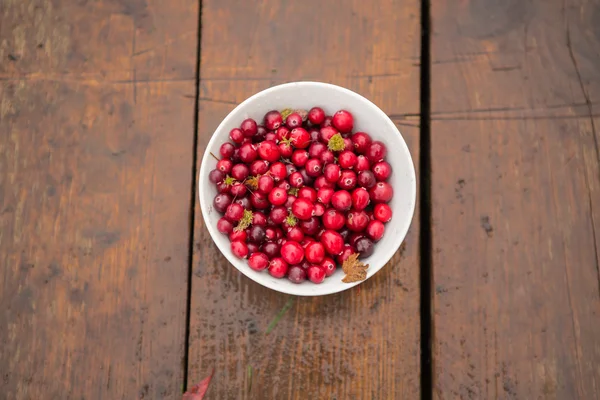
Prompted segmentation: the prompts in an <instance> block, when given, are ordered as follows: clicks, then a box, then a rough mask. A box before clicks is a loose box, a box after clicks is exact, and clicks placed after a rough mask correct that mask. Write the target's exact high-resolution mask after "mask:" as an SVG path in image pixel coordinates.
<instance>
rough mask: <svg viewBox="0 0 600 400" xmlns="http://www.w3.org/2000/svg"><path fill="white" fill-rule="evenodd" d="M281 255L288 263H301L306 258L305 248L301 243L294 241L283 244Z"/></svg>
mask: <svg viewBox="0 0 600 400" xmlns="http://www.w3.org/2000/svg"><path fill="white" fill-rule="evenodd" d="M281 257H282V258H283V259H284V260H285V262H287V263H288V264H292V265H294V264H300V263H301V262H302V259H304V249H303V248H302V246H300V243H298V242H294V241H288V242H285V243H284V244H283V245H282V246H281Z"/></svg>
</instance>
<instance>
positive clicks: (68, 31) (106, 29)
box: [0, 0, 198, 399]
mask: <svg viewBox="0 0 600 400" xmlns="http://www.w3.org/2000/svg"><path fill="white" fill-rule="evenodd" d="M197 16H198V5H197V2H196V1H194V0H176V1H170V2H169V4H168V5H167V4H166V3H164V2H160V1H102V2H87V1H77V2H75V1H67V0H64V1H58V0H57V1H42V0H38V1H29V2H21V1H8V2H6V1H3V2H2V4H1V5H0V37H1V38H2V41H0V60H1V61H0V310H1V311H0V374H1V376H0V393H2V394H1V395H0V397H2V398H7V399H8V398H10V399H75V398H76V399H82V398H85V399H134V398H136V399H137V398H139V399H141V398H160V399H178V398H180V396H181V385H182V382H183V368H182V365H183V359H184V354H185V352H184V351H185V349H184V343H185V332H186V318H185V313H186V312H185V310H186V295H187V293H186V292H187V290H186V288H187V257H188V240H189V228H188V226H189V201H190V195H191V194H190V190H191V179H192V177H191V173H192V158H193V153H192V151H191V146H192V145H193V135H194V94H195V79H194V74H195V61H196V59H195V58H196V57H195V51H196V40H197Z"/></svg>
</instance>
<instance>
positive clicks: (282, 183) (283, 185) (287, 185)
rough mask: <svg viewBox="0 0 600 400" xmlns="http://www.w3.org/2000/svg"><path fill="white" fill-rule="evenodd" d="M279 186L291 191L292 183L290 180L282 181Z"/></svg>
mask: <svg viewBox="0 0 600 400" xmlns="http://www.w3.org/2000/svg"><path fill="white" fill-rule="evenodd" d="M277 187H278V188H281V189H283V190H285V191H286V192H287V191H289V190H290V188H291V186H290V183H289V182H288V181H280V182H279V183H278V184H277Z"/></svg>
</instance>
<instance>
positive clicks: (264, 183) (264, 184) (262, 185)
mask: <svg viewBox="0 0 600 400" xmlns="http://www.w3.org/2000/svg"><path fill="white" fill-rule="evenodd" d="M274 187H275V181H274V180H273V178H272V177H271V176H270V175H263V176H261V177H260V178H258V190H259V191H261V192H263V193H264V194H268V193H269V192H270V191H271V190H273V188H274Z"/></svg>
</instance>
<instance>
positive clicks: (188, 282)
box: [0, 0, 600, 400]
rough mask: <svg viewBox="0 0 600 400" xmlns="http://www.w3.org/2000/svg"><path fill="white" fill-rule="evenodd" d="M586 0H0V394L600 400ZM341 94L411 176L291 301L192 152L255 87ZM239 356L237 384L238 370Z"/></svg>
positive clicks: (599, 180) (595, 166)
mask: <svg viewBox="0 0 600 400" xmlns="http://www.w3.org/2000/svg"><path fill="white" fill-rule="evenodd" d="M599 19H600V1H598V0H561V1H559V0H529V1H526V0H506V1H496V0H440V1H432V2H431V5H429V4H428V3H423V4H422V3H421V2H420V1H419V0H381V1H378V2H376V5H375V6H373V5H371V4H370V3H369V2H365V1H359V0H347V1H344V2H333V1H318V0H305V1H302V2H300V1H283V0H282V1H269V2H267V1H262V2H251V1H242V0H237V1H234V0H205V1H202V2H201V4H200V3H199V2H198V1H196V0H169V1H161V0H98V1H88V0H30V1H17V0H3V1H1V2H0V398H3V399H4V398H6V399H19V400H20V399H36V400H37V399H180V398H181V393H182V390H183V389H184V388H185V387H190V386H191V385H192V384H194V383H196V382H198V381H200V380H201V379H203V378H205V377H206V376H208V375H210V374H211V371H213V370H214V375H213V378H212V382H211V384H210V388H209V391H208V393H207V397H206V398H211V399H288V398H289V399H308V398H310V399H340V400H342V399H417V398H419V397H422V398H424V399H428V398H432V397H433V398H436V399H440V400H441V399H600V268H599V262H600V260H599V256H598V245H599V241H598V238H597V236H596V230H597V229H600V225H599V224H600V169H599V168H600V165H599V164H600V156H599V154H600V153H599V147H598V137H597V136H598V133H597V132H596V131H597V130H598V129H599V128H598V127H599V126H600V114H599V113H598V111H597V110H596V109H597V107H598V104H599V102H600V74H599V73H598V71H599V70H600V50H599V49H600V29H599V28H598V21H599ZM294 80H319V81H327V82H331V83H335V84H338V85H342V86H345V87H348V88H350V89H352V90H355V91H357V92H359V93H361V94H363V95H364V96H366V97H368V98H370V99H371V100H373V101H374V102H375V103H376V104H378V105H379V106H380V107H381V108H382V109H383V110H384V111H385V112H387V113H388V114H389V115H390V117H391V118H392V119H393V120H394V121H395V122H396V123H397V125H398V127H399V128H400V130H401V131H402V134H403V135H404V137H405V139H406V140H407V142H408V144H409V146H410V149H411V152H412V155H413V157H414V160H415V163H416V166H417V170H418V173H419V177H420V185H419V189H420V200H419V205H420V206H419V207H418V211H417V213H416V215H415V218H414V221H413V223H412V227H411V230H410V232H409V235H408V237H407V238H406V244H405V248H404V249H403V250H402V251H400V252H398V253H397V254H396V256H395V257H394V258H393V259H392V261H391V262H390V263H389V265H388V266H386V267H385V268H384V269H383V270H382V271H381V272H380V273H378V274H377V275H376V276H375V277H374V278H372V279H370V280H368V281H367V282H365V283H364V284H362V285H360V290H358V288H355V289H353V290H349V291H347V292H344V293H340V294H337V295H331V296H326V297H322V298H314V299H313V298H297V299H294V300H293V303H292V306H291V308H290V309H289V311H288V312H287V313H285V314H284V315H283V317H282V318H281V320H279V322H278V324H277V325H276V326H275V328H274V329H273V331H272V332H271V333H270V334H268V335H267V334H266V329H267V326H268V325H269V323H270V322H271V321H272V320H273V318H274V317H275V315H276V314H277V313H278V312H279V310H281V309H282V307H284V305H285V304H286V303H287V304H289V303H288V301H289V299H290V297H289V296H286V295H282V294H279V293H275V292H273V291H270V290H268V289H265V288H263V287H261V286H259V285H258V284H255V283H254V282H252V281H250V280H249V279H247V278H245V277H244V276H242V275H241V274H240V273H238V272H237V271H236V270H235V269H234V268H232V267H231V266H230V265H228V263H227V262H226V260H225V259H224V257H223V256H222V255H221V254H220V253H219V252H218V250H217V249H216V247H215V246H214V244H213V243H212V241H211V240H210V237H209V235H208V231H207V230H206V227H205V226H204V222H203V220H202V217H201V212H200V209H199V205H198V202H197V200H196V194H195V191H196V184H195V180H196V176H197V173H198V161H199V160H200V158H201V156H202V155H203V152H204V148H205V146H206V144H207V142H208V140H209V138H210V136H211V134H212V132H213V130H214V129H215V128H216V126H217V125H218V123H219V122H220V121H221V119H222V118H223V117H224V116H225V115H227V113H228V112H229V111H231V109H232V108H233V107H234V106H235V105H236V104H238V103H239V102H240V101H242V100H243V99H245V98H246V97H248V96H249V95H251V94H253V93H255V92H257V91H260V90H262V89H264V88H267V87H270V86H272V85H275V84H278V83H283V82H288V81H294ZM250 370H251V371H252V373H251V374H250V373H249V371H250Z"/></svg>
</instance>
